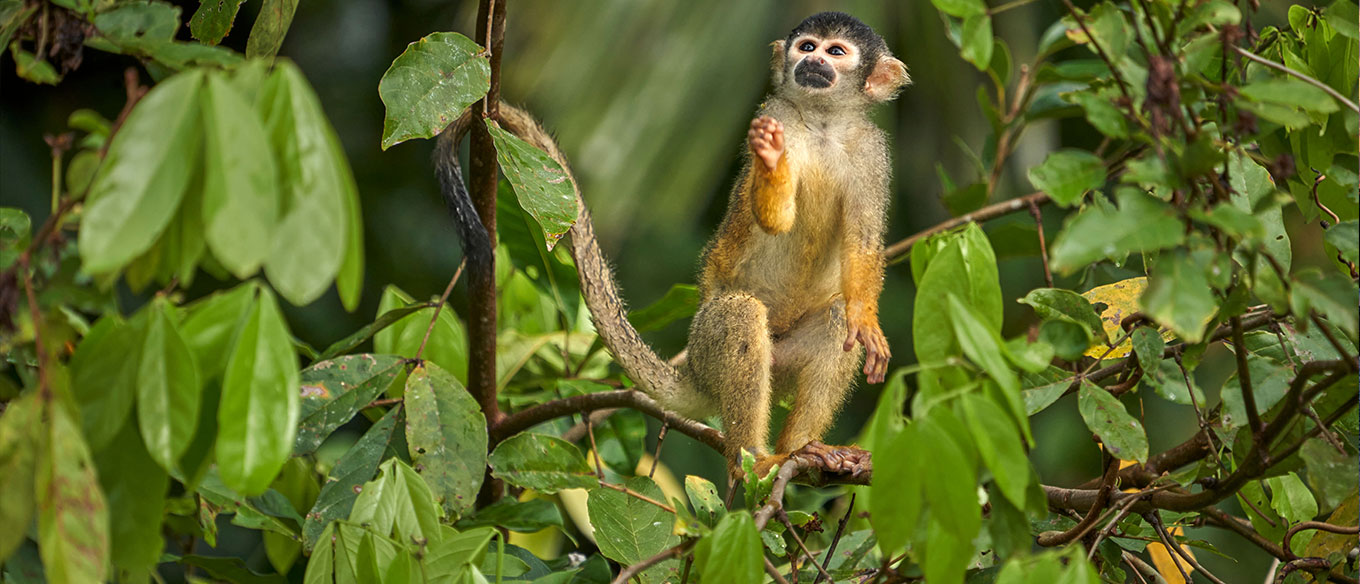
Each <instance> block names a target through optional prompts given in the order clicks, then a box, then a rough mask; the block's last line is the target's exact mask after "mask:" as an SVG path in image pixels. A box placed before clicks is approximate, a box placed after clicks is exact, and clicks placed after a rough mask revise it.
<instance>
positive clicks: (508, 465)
mask: <svg viewBox="0 0 1360 584" xmlns="http://www.w3.org/2000/svg"><path fill="white" fill-rule="evenodd" d="M491 474H492V476H495V477H496V478H498V479H501V480H504V481H505V482H508V483H510V484H513V485H516V486H520V487H524V488H526V489H533V490H535V491H539V492H543V493H548V494H552V493H556V492H558V491H561V490H563V489H589V488H593V487H595V486H597V485H599V480H598V479H597V478H595V473H594V471H593V470H591V468H590V465H589V464H587V463H586V459H585V457H584V456H582V455H581V451H580V450H577V449H576V446H575V445H573V444H572V443H570V442H567V441H566V440H563V439H561V438H557V437H555V436H546V435H543V434H533V433H529V432H524V433H521V434H516V435H514V436H511V437H510V438H509V439H508V440H505V441H504V442H501V443H500V444H498V445H497V446H496V450H495V451H493V452H492V453H491Z"/></svg>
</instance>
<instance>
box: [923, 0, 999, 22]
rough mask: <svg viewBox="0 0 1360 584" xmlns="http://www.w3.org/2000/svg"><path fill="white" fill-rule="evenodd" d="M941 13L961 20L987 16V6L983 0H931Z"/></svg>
mask: <svg viewBox="0 0 1360 584" xmlns="http://www.w3.org/2000/svg"><path fill="white" fill-rule="evenodd" d="M930 3H931V4H934V5H935V8H936V9H937V10H939V11H940V12H943V13H945V14H948V15H950V16H957V17H959V18H967V17H969V16H973V15H977V14H986V13H987V6H986V5H985V4H983V3H982V0H930Z"/></svg>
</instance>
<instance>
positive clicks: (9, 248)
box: [0, 161, 697, 304]
mask: <svg viewBox="0 0 1360 584" xmlns="http://www.w3.org/2000/svg"><path fill="white" fill-rule="evenodd" d="M72 162H73V163H74V161H72ZM32 229H33V223H32V220H31V219H29V217H28V213H25V212H23V211H22V210H20V209H15V208H12V207H0V270H8V269H9V267H10V266H12V265H14V262H15V260H17V259H19V254H21V253H23V251H24V250H26V249H28V242H29V232H30V231H32ZM696 304H697V303H696Z"/></svg>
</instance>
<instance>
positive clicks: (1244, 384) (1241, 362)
mask: <svg viewBox="0 0 1360 584" xmlns="http://www.w3.org/2000/svg"><path fill="white" fill-rule="evenodd" d="M1230 322H1231V325H1232V335H1233V345H1235V346H1234V347H1233V349H1234V350H1233V353H1235V354H1236V356H1237V383H1238V385H1239V386H1240V388H1241V390H1242V407H1243V408H1245V409H1246V410H1247V424H1248V425H1249V426H1250V428H1251V441H1252V443H1253V444H1255V445H1256V447H1257V448H1260V447H1261V430H1263V429H1264V428H1265V427H1264V426H1263V425H1262V424H1261V413H1260V412H1258V411H1256V392H1254V391H1252V387H1251V371H1250V369H1249V368H1248V367H1247V344H1246V342H1245V341H1243V340H1242V319H1241V318H1240V317H1236V316H1234V317H1232V319H1231V320H1230Z"/></svg>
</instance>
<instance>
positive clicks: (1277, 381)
mask: <svg viewBox="0 0 1360 584" xmlns="http://www.w3.org/2000/svg"><path fill="white" fill-rule="evenodd" d="M1233 350H1234V351H1242V350H1246V349H1245V348H1237V347H1234V348H1233ZM1247 375H1248V376H1250V377H1251V389H1252V392H1251V394H1252V397H1254V398H1255V400H1256V411H1257V413H1261V414H1264V413H1265V412H1266V411H1268V410H1269V409H1270V408H1271V407H1272V406H1274V405H1275V404H1277V403H1279V401H1280V398H1283V397H1284V395H1285V393H1287V392H1288V391H1289V382H1290V381H1292V380H1293V379H1294V372H1293V371H1292V370H1291V369H1290V367H1289V366H1288V364H1287V362H1281V361H1275V360H1273V359H1267V358H1264V357H1260V356H1258V355H1254V354H1248V355H1247ZM1220 396H1221V397H1222V399H1223V426H1224V427H1226V428H1236V427H1238V426H1242V425H1244V424H1246V423H1247V419H1248V418H1247V406H1246V405H1245V403H1244V402H1243V401H1242V379H1241V378H1240V377H1238V376H1237V373H1236V372H1234V373H1233V375H1232V377H1229V378H1228V380H1227V381H1225V382H1224V383H1223V390H1222V391H1221V392H1220Z"/></svg>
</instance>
